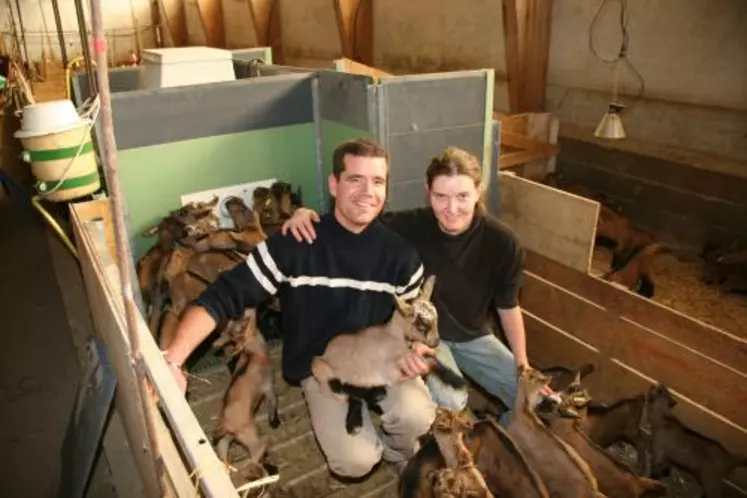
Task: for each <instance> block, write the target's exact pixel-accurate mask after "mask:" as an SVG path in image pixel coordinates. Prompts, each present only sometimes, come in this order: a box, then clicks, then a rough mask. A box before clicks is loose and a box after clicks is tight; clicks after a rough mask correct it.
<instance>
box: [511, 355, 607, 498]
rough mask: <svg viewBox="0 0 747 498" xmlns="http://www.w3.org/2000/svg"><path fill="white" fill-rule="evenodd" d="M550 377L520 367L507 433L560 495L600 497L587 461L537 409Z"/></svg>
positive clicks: (550, 489) (584, 497)
mask: <svg viewBox="0 0 747 498" xmlns="http://www.w3.org/2000/svg"><path fill="white" fill-rule="evenodd" d="M549 382H550V379H549V378H548V377H546V376H544V375H542V373H540V372H538V371H537V370H534V369H532V368H529V367H526V366H524V365H522V366H521V367H519V378H518V386H517V393H516V403H515V406H514V410H513V419H512V420H511V422H510V424H509V426H508V429H507V431H506V432H507V433H508V435H509V436H510V437H511V438H512V439H513V440H514V441H515V442H516V445H517V446H518V447H519V449H521V451H522V453H523V454H524V455H525V456H526V459H527V461H528V462H529V464H530V465H531V466H532V468H534V469H535V470H536V471H537V472H538V473H539V475H540V477H541V478H542V480H543V481H544V483H545V486H546V487H547V490H548V491H549V492H550V496H553V497H557V498H565V497H567V498H587V497H589V498H599V497H603V496H604V495H603V494H602V493H600V492H599V491H598V488H597V480H596V478H595V477H594V474H593V473H592V472H591V469H590V468H589V466H588V464H587V463H586V462H585V461H584V460H583V459H582V458H581V457H580V456H579V455H578V453H576V451H575V450H574V449H573V448H571V447H570V446H569V445H568V444H566V443H564V442H563V441H562V440H561V439H560V438H558V437H557V436H555V435H554V434H552V433H551V432H550V431H549V430H548V429H547V428H546V427H545V426H544V424H543V423H542V421H541V420H540V419H539V417H538V416H537V414H536V413H535V411H534V406H536V405H537V401H538V400H539V396H540V392H541V391H542V389H543V388H544V387H545V386H547V385H548V384H549Z"/></svg>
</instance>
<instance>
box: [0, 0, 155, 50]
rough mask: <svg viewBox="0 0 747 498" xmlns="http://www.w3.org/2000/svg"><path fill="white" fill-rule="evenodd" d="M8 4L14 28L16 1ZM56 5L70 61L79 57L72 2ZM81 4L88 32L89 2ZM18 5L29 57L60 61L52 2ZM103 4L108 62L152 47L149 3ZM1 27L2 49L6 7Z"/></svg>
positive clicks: (119, 0)
mask: <svg viewBox="0 0 747 498" xmlns="http://www.w3.org/2000/svg"><path fill="white" fill-rule="evenodd" d="M11 3H12V4H13V13H14V16H15V21H16V27H18V16H17V11H16V8H15V2H14V1H12V2H11ZM57 3H58V4H59V9H60V20H61V22H62V31H63V35H64V37H65V45H66V51H67V55H68V58H69V59H72V58H73V57H75V56H78V55H80V54H82V50H81V43H80V36H79V34H78V18H77V16H76V12H75V3H74V2H72V1H67V2H64V1H61V0H60V1H58V2H57ZM82 4H83V10H84V12H85V16H86V20H87V25H88V29H89V30H90V27H91V23H90V19H91V15H90V2H88V1H85V0H84V1H83V2H82ZM19 5H20V7H21V17H22V18H23V27H24V30H25V35H26V44H27V46H28V52H29V53H28V55H29V58H30V59H31V60H33V61H38V60H41V59H42V51H43V52H44V55H45V56H46V57H47V58H50V59H53V60H57V61H60V60H61V57H60V43H59V39H58V37H57V26H56V24H55V18H54V10H53V9H52V2H51V0H41V1H40V0H20V1H19ZM102 5H103V6H104V14H103V18H104V30H105V31H106V35H107V41H108V48H109V53H108V56H109V58H110V59H112V60H114V61H117V62H119V61H123V60H125V59H126V58H127V56H128V55H129V54H130V51H131V50H134V51H135V52H139V48H148V47H154V46H155V44H156V42H155V32H154V30H153V27H152V25H153V21H152V18H151V1H150V0H106V1H104V2H102ZM0 26H1V28H0V29H2V33H3V41H4V43H5V46H6V47H10V46H11V40H12V38H11V36H10V33H11V30H10V26H11V23H10V19H9V17H8V11H7V9H5V8H3V9H0ZM21 50H23V48H22V49H21Z"/></svg>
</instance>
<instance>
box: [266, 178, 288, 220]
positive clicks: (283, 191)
mask: <svg viewBox="0 0 747 498" xmlns="http://www.w3.org/2000/svg"><path fill="white" fill-rule="evenodd" d="M270 191H271V192H272V196H273V197H274V198H275V200H276V201H277V202H278V208H279V210H280V214H281V215H282V216H283V217H287V218H289V217H291V216H292V215H293V201H292V196H293V189H292V188H291V184H290V183H286V182H275V183H273V184H272V185H271V186H270Z"/></svg>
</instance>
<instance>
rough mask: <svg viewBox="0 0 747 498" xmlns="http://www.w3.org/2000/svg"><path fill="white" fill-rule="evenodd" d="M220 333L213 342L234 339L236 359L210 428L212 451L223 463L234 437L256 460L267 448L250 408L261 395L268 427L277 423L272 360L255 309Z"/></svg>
mask: <svg viewBox="0 0 747 498" xmlns="http://www.w3.org/2000/svg"><path fill="white" fill-rule="evenodd" d="M236 327H238V329H237V328H236ZM237 330H240V331H241V332H243V333H242V334H241V336H240V337H241V338H240V339H235V337H236V331H237ZM224 334H227V337H225V336H224V337H221V338H220V339H219V340H218V341H216V343H215V344H214V345H216V346H223V347H226V346H227V344H228V342H230V341H235V342H236V345H235V351H237V354H238V355H239V361H238V363H237V364H236V368H235V369H234V372H233V378H232V380H231V385H230V386H229V388H228V390H227V391H226V395H225V397H224V399H223V408H222V409H221V413H220V416H219V417H218V423H217V426H216V429H215V432H214V439H215V442H216V453H217V454H218V457H219V458H220V459H221V460H222V461H223V462H226V463H227V462H228V448H229V446H230V444H231V441H233V440H236V441H238V442H239V443H241V444H242V445H243V446H244V447H245V448H246V449H247V450H248V451H249V455H250V458H251V460H252V461H254V462H257V463H259V462H260V461H261V460H262V458H263V457H264V455H265V453H266V451H267V442H266V441H265V440H264V439H263V438H262V437H260V435H259V431H258V430H257V423H256V421H255V420H254V412H255V411H256V410H257V407H258V406H259V403H260V402H261V401H262V399H263V398H264V399H265V404H266V407H267V417H268V422H269V424H270V427H272V428H273V429H274V428H276V427H278V426H280V418H279V417H278V399H277V394H276V392H275V383H274V382H275V381H274V379H275V377H274V371H273V370H274V369H273V367H272V360H271V359H270V357H269V356H268V353H267V346H266V344H265V341H264V338H263V337H262V334H261V333H260V332H259V330H258V329H257V317H256V311H255V310H253V309H251V310H247V311H246V313H245V314H244V317H243V318H242V320H241V321H240V323H238V324H232V325H231V326H229V327H227V328H226V329H225V330H224Z"/></svg>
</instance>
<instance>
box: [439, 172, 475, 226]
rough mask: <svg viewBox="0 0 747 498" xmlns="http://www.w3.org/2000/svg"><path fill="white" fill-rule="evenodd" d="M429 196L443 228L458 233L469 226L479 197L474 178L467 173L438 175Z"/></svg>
mask: <svg viewBox="0 0 747 498" xmlns="http://www.w3.org/2000/svg"><path fill="white" fill-rule="evenodd" d="M428 197H429V198H430V202H431V208H433V212H434V213H435V214H436V218H437V219H438V224H439V225H440V227H441V230H443V231H444V232H446V233H448V234H450V235H458V234H460V233H462V232H464V231H465V230H467V228H469V226H470V224H471V223H472V218H473V217H474V215H475V206H476V205H477V200H478V198H479V191H478V188H477V186H476V185H475V182H474V181H473V180H472V178H470V177H469V176H467V175H453V176H446V175H441V176H437V177H436V178H434V179H433V183H432V184H431V188H430V189H429V191H428Z"/></svg>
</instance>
